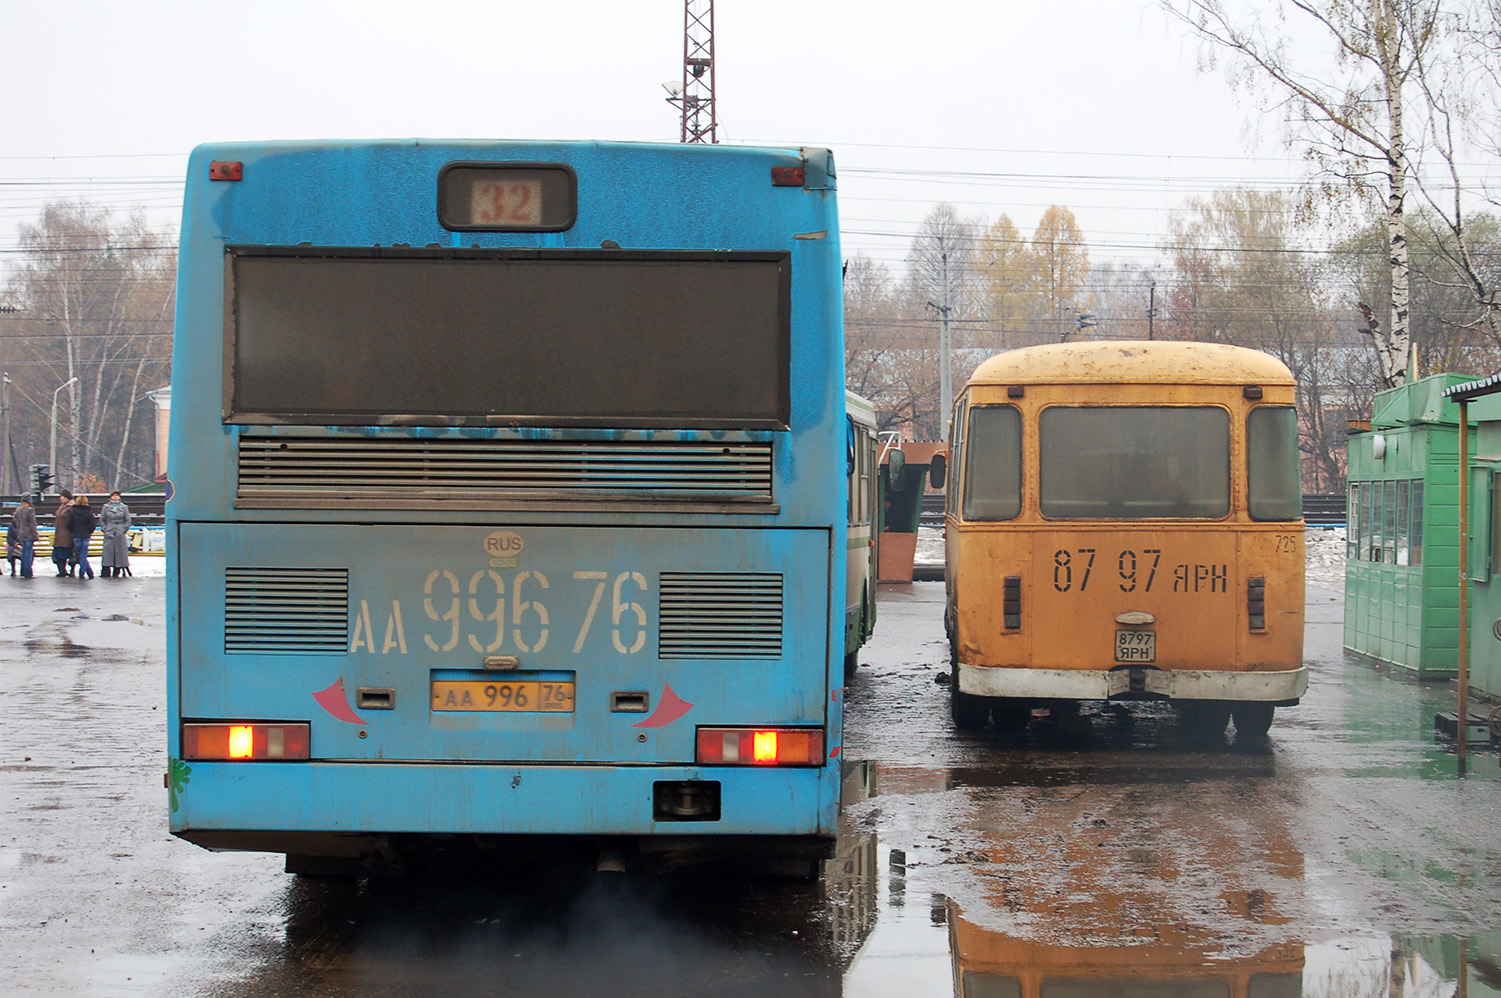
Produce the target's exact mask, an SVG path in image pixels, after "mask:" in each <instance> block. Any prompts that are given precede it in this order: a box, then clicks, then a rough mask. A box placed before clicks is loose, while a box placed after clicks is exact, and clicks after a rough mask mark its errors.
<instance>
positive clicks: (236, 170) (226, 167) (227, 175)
mask: <svg viewBox="0 0 1501 998" xmlns="http://www.w3.org/2000/svg"><path fill="white" fill-rule="evenodd" d="M244 176H245V167H244V164H242V163H238V162H235V161H233V160H226V159H216V160H214V161H213V162H212V163H210V164H209V165H208V178H209V179H210V180H240V179H241V178H243V177H244Z"/></svg>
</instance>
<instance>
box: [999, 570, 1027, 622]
mask: <svg viewBox="0 0 1501 998" xmlns="http://www.w3.org/2000/svg"><path fill="white" fill-rule="evenodd" d="M1001 598H1002V599H1003V600H1004V601H1005V605H1004V607H1003V611H1004V613H1005V615H1006V629H1007V630H1008V631H1015V630H1018V629H1019V628H1020V627H1021V626H1022V577H1021V576H1020V575H1008V576H1006V580H1005V582H1004V583H1002V588H1001Z"/></svg>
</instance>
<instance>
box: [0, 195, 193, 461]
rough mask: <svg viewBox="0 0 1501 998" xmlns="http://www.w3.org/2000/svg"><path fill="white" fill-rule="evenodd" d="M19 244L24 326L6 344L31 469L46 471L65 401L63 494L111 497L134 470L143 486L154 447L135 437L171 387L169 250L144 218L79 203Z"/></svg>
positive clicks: (48, 218) (15, 283) (18, 299)
mask: <svg viewBox="0 0 1501 998" xmlns="http://www.w3.org/2000/svg"><path fill="white" fill-rule="evenodd" d="M19 242H20V247H21V251H22V257H21V262H20V263H19V265H18V266H17V267H16V269H15V270H14V272H13V273H12V275H11V278H10V281H9V282H8V286H7V288H6V299H7V302H8V303H9V304H11V305H13V306H14V307H15V308H16V309H17V310H18V311H17V312H16V313H15V315H16V316H17V321H14V322H7V323H5V324H4V327H3V334H4V335H3V336H0V343H3V354H4V358H5V360H6V363H7V365H11V364H14V366H15V367H16V368H17V369H18V370H19V374H18V375H17V376H15V381H16V386H17V388H18V391H19V393H20V395H21V397H22V398H23V399H24V400H25V401H26V402H27V403H29V406H28V407H27V408H26V409H25V410H24V411H25V412H26V414H27V419H26V422H27V423H28V424H29V425H28V427H27V429H28V430H29V433H28V434H27V437H26V439H27V440H28V441H30V444H29V447H28V449H29V450H30V452H31V454H32V463H45V460H46V459H44V458H43V456H42V454H43V452H42V451H41V448H40V441H41V439H48V440H49V441H50V438H51V436H52V426H51V425H49V424H51V422H52V420H51V408H52V407H51V404H50V403H51V401H52V398H53V397H54V395H56V394H61V395H62V396H63V398H64V399H65V400H66V405H65V407H63V409H62V411H63V417H62V418H60V419H59V420H58V421H57V424H56V432H57V437H58V440H59V442H60V443H62V444H63V445H64V447H65V451H64V453H66V454H67V455H68V460H67V467H68V472H67V473H66V474H63V473H61V470H60V469H53V470H54V473H57V474H58V481H59V482H60V483H64V484H68V485H72V486H85V487H96V488H97V487H100V486H107V485H109V484H111V483H114V482H115V481H117V480H118V479H120V478H121V477H122V476H125V475H127V474H130V473H131V472H130V466H131V465H132V464H134V465H135V466H136V469H137V470H136V472H135V474H139V475H141V477H146V476H145V475H144V474H143V471H144V469H145V468H148V467H150V466H151V463H150V456H149V450H150V437H149V435H145V434H137V433H136V432H135V431H136V430H137V429H138V427H137V425H136V424H137V423H143V422H146V417H147V416H148V415H149V414H148V413H147V412H146V410H145V409H144V408H143V407H142V406H141V401H142V399H143V397H144V394H145V392H146V391H148V390H150V389H153V388H157V387H159V386H160V385H162V384H163V383H165V381H166V380H167V379H168V377H169V373H168V372H169V370H170V363H171V358H170V355H171V332H172V308H173V297H174V276H175V270H176V256H175V253H174V252H173V249H172V246H171V243H170V241H169V239H168V238H167V237H166V236H164V235H163V234H161V233H159V232H155V231H153V230H151V229H149V228H148V227H147V226H146V224H145V222H144V221H143V219H142V218H141V217H140V216H138V215H137V216H132V217H130V218H127V219H125V220H124V221H120V220H117V219H116V218H115V217H114V216H113V215H112V213H111V212H110V211H109V210H108V209H105V208H101V207H99V206H96V205H91V204H87V203H83V202H70V203H56V204H50V205H47V206H46V207H45V208H44V209H43V211H42V214H41V217H40V218H39V219H38V221H37V222H36V223H35V224H29V225H23V226H21V228H20V232H19ZM141 428H144V427H141ZM143 437H144V441H143V442H144V446H137V447H136V448H134V449H133V448H132V446H131V444H132V440H133V439H134V440H136V441H137V442H142V438H143ZM48 449H49V450H50V446H49V448H48ZM132 455H134V457H132Z"/></svg>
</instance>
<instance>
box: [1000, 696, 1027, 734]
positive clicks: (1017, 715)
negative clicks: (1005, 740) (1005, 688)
mask: <svg viewBox="0 0 1501 998" xmlns="http://www.w3.org/2000/svg"><path fill="white" fill-rule="evenodd" d="M990 716H991V717H992V718H994V720H995V727H996V730H997V731H1000V732H1002V733H1005V732H1015V731H1021V730H1023V729H1025V728H1026V726H1027V722H1028V721H1030V720H1031V719H1032V705H1031V704H1029V703H1028V702H1027V701H1025V700H1018V699H1016V698H1015V697H997V698H996V699H994V700H992V701H991V702H990Z"/></svg>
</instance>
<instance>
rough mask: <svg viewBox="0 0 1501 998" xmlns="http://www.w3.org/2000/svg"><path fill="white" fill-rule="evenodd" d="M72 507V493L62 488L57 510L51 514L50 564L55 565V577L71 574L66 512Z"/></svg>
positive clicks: (71, 550) (71, 553) (70, 535)
mask: <svg viewBox="0 0 1501 998" xmlns="http://www.w3.org/2000/svg"><path fill="white" fill-rule="evenodd" d="M72 508H73V493H71V492H69V491H68V490H67V489H63V493H62V496H61V497H60V498H59V499H58V502H57V512H56V513H53V514H52V564H54V565H56V566H57V577H58V578H59V579H60V578H62V577H63V576H64V575H72V574H73V569H72V567H71V566H70V565H69V564H68V563H69V562H70V561H71V560H72V558H73V535H72V534H70V533H69V532H68V513H69V511H70V510H72Z"/></svg>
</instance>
